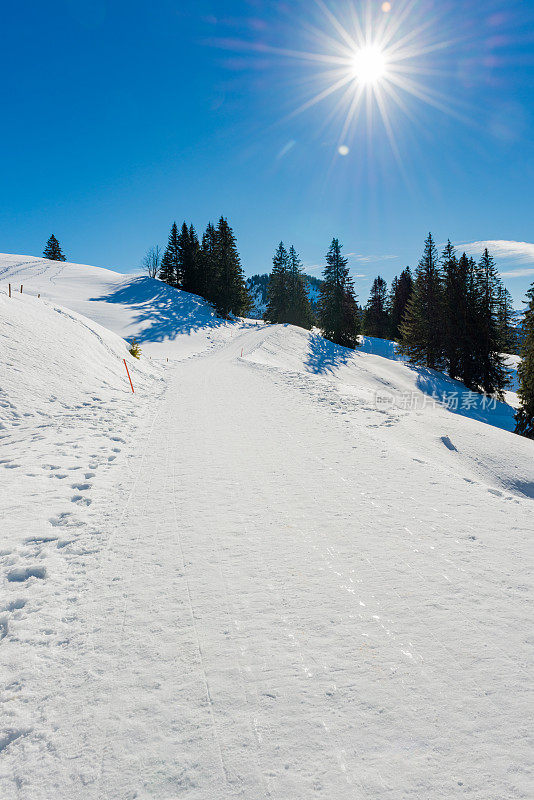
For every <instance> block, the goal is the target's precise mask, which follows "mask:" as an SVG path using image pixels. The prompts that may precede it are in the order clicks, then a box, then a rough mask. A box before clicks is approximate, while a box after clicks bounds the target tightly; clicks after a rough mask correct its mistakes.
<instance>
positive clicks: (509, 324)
mask: <svg viewBox="0 0 534 800" xmlns="http://www.w3.org/2000/svg"><path fill="white" fill-rule="evenodd" d="M497 335H498V337H499V350H500V351H501V353H517V345H518V342H517V331H516V328H515V325H514V306H513V303H512V296H511V294H510V292H509V291H508V289H506V288H505V287H504V286H500V287H499V289H498V292H497Z"/></svg>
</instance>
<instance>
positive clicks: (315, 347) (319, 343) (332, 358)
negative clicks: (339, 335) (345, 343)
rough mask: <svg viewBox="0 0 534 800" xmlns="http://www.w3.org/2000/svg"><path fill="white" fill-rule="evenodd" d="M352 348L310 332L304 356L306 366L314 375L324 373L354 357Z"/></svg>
mask: <svg viewBox="0 0 534 800" xmlns="http://www.w3.org/2000/svg"><path fill="white" fill-rule="evenodd" d="M354 353H355V351H354V350H350V349H349V348H348V347H342V346H341V345H338V344H333V343H332V342H329V341H328V340H327V339H323V337H322V336H317V335H316V334H313V333H312V334H311V335H310V338H309V349H308V354H307V358H306V362H305V363H306V366H307V367H308V369H309V370H310V371H311V372H314V373H315V374H316V375H325V374H326V373H328V372H333V371H334V370H335V369H337V368H338V367H341V366H343V365H344V364H348V362H349V361H350V360H351V359H352V358H353V357H354Z"/></svg>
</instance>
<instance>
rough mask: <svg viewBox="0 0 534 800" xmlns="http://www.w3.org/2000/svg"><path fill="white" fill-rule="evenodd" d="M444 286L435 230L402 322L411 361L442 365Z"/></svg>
mask: <svg viewBox="0 0 534 800" xmlns="http://www.w3.org/2000/svg"><path fill="white" fill-rule="evenodd" d="M442 327H443V320H442V290H441V276H440V269H439V263H438V253H437V250H436V246H435V244H434V240H433V238H432V234H430V233H429V235H428V238H427V239H426V241H425V250H424V253H423V257H422V259H421V261H420V262H419V266H418V267H417V270H416V272H415V285H414V290H413V293H412V296H411V298H410V301H409V303H408V306H407V308H406V313H405V316H404V321H403V323H402V326H401V349H402V352H403V353H404V354H405V355H406V356H407V358H408V360H409V361H410V363H411V364H415V365H417V366H422V367H428V368H429V369H437V370H439V369H442V367H443V366H444V363H445V358H444V346H443V331H442Z"/></svg>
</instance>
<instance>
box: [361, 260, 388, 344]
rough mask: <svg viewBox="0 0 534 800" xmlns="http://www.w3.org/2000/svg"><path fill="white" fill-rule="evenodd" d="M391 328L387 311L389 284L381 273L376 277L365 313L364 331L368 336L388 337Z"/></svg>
mask: <svg viewBox="0 0 534 800" xmlns="http://www.w3.org/2000/svg"><path fill="white" fill-rule="evenodd" d="M389 329H390V322H389V315H388V312H387V284H386V282H385V280H384V279H383V278H381V277H380V275H379V276H378V277H377V278H375V279H374V281H373V285H372V286H371V294H370V296H369V300H368V301H367V305H366V307H365V311H364V315H363V332H364V334H365V335H366V336H375V337H376V338H378V339H386V338H387V336H388V333H389Z"/></svg>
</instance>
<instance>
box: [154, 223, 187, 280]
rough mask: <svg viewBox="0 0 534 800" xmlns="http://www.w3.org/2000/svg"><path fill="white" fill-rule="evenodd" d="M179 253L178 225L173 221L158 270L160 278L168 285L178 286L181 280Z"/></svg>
mask: <svg viewBox="0 0 534 800" xmlns="http://www.w3.org/2000/svg"><path fill="white" fill-rule="evenodd" d="M179 253H180V246H179V237H178V227H177V225H176V222H173V223H172V227H171V232H170V234H169V241H168V244H167V247H166V248H165V252H164V254H163V258H162V259H161V267H160V271H159V277H160V280H162V281H165V283H168V284H169V285H170V286H180V284H181V281H182V273H181V267H180V255H179Z"/></svg>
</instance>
